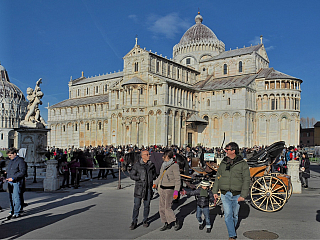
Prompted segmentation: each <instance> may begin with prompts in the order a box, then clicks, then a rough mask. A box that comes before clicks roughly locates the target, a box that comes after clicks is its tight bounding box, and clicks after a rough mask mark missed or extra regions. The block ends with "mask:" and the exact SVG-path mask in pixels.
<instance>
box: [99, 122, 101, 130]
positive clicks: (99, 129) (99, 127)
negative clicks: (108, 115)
mask: <svg viewBox="0 0 320 240" xmlns="http://www.w3.org/2000/svg"><path fill="white" fill-rule="evenodd" d="M99 130H101V122H99Z"/></svg>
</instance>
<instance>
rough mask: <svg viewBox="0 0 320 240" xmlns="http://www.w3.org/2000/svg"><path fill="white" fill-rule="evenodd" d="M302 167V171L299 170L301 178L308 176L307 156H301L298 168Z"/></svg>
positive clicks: (308, 164) (308, 163) (308, 162)
mask: <svg viewBox="0 0 320 240" xmlns="http://www.w3.org/2000/svg"><path fill="white" fill-rule="evenodd" d="M302 167H304V171H302V172H301V176H302V177H303V178H310V161H309V158H302V159H301V162H300V169H301V168H302Z"/></svg>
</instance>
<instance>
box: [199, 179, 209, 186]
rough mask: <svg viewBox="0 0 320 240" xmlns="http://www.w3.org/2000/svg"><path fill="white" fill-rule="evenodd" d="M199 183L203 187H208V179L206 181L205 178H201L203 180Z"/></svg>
mask: <svg viewBox="0 0 320 240" xmlns="http://www.w3.org/2000/svg"><path fill="white" fill-rule="evenodd" d="M200 185H201V186H204V187H209V186H210V183H209V182H208V181H206V180H203V181H201V183H200Z"/></svg>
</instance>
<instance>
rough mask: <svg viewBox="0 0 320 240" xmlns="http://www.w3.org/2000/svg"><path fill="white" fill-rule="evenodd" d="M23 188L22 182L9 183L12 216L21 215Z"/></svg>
mask: <svg viewBox="0 0 320 240" xmlns="http://www.w3.org/2000/svg"><path fill="white" fill-rule="evenodd" d="M21 187H22V183H20V182H15V183H13V182H8V190H9V201H10V209H11V214H14V215H18V214H20V213H21V199H20V196H21Z"/></svg>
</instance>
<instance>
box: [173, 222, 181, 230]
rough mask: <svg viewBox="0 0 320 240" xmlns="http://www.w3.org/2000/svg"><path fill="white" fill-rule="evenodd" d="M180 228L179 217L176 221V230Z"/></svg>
mask: <svg viewBox="0 0 320 240" xmlns="http://www.w3.org/2000/svg"><path fill="white" fill-rule="evenodd" d="M179 229H180V221H179V220H178V219H177V220H176V221H175V222H174V230H175V231H178V230H179Z"/></svg>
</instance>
